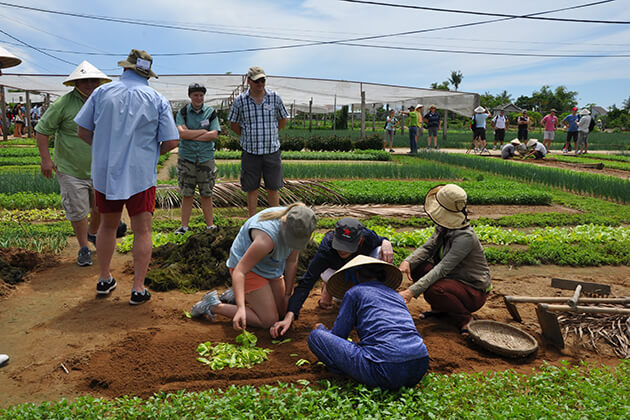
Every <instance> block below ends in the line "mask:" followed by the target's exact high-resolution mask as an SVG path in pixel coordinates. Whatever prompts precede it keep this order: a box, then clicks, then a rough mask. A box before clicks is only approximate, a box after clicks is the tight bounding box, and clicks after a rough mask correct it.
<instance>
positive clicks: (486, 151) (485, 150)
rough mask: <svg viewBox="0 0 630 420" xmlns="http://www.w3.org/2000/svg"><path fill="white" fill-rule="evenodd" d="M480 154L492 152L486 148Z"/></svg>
mask: <svg viewBox="0 0 630 420" xmlns="http://www.w3.org/2000/svg"><path fill="white" fill-rule="evenodd" d="M480 153H490V152H489V151H488V149H486V148H485V147H484V148H483V149H481V152H480Z"/></svg>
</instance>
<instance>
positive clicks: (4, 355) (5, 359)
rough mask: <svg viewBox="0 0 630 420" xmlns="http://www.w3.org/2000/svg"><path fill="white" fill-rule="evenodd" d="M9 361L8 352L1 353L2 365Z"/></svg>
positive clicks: (0, 360) (0, 362) (0, 363)
mask: <svg viewBox="0 0 630 420" xmlns="http://www.w3.org/2000/svg"><path fill="white" fill-rule="evenodd" d="M8 361H9V355H8V354H0V366H4V365H5V364H6V363H7V362H8Z"/></svg>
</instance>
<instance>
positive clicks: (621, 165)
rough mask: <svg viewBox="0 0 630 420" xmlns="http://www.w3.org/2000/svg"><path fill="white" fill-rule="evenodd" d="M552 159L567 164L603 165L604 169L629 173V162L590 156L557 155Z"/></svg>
mask: <svg viewBox="0 0 630 420" xmlns="http://www.w3.org/2000/svg"><path fill="white" fill-rule="evenodd" d="M554 159H555V160H557V161H558V162H567V163H595V164H596V163H603V164H604V167H605V168H607V169H619V170H622V171H630V162H625V161H624V162H622V161H616V160H606V159H597V158H594V157H593V156H591V155H588V158H586V157H584V156H571V155H557V156H554Z"/></svg>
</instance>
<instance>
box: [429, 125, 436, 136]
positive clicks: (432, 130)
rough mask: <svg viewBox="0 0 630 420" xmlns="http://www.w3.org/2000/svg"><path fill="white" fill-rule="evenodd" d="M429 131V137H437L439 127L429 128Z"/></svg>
mask: <svg viewBox="0 0 630 420" xmlns="http://www.w3.org/2000/svg"><path fill="white" fill-rule="evenodd" d="M427 130H428V131H429V136H434V137H437V133H438V127H429V128H427Z"/></svg>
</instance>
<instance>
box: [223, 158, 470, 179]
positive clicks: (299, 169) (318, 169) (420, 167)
mask: <svg viewBox="0 0 630 420" xmlns="http://www.w3.org/2000/svg"><path fill="white" fill-rule="evenodd" d="M217 171H218V172H217V175H218V176H219V177H221V178H226V179H238V178H239V177H240V174H241V164H240V162H238V163H237V162H225V163H221V162H219V163H218V164H217ZM282 172H283V175H284V177H285V178H288V179H348V178H358V179H366V178H370V179H373V178H392V179H423V178H424V179H455V178H458V176H457V175H458V170H457V169H456V168H452V167H448V166H446V165H441V164H437V163H432V162H416V163H415V164H412V165H400V164H396V163H385V162H384V163H369V162H366V163H356V162H354V163H353V162H349V163H328V162H326V163H301V162H291V161H289V162H284V163H283V164H282Z"/></svg>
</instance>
